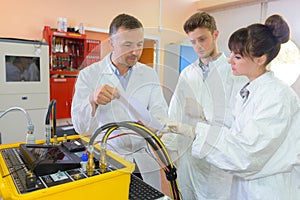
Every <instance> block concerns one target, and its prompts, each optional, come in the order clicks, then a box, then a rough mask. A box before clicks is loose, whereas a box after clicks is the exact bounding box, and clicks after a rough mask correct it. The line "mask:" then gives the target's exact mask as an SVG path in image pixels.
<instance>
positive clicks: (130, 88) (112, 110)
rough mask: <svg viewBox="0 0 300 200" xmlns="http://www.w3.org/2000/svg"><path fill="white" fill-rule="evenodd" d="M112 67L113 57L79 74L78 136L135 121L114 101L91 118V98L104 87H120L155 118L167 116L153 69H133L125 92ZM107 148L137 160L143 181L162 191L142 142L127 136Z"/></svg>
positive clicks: (75, 114)
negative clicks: (113, 123)
mask: <svg viewBox="0 0 300 200" xmlns="http://www.w3.org/2000/svg"><path fill="white" fill-rule="evenodd" d="M110 64H111V61H110V55H107V56H106V57H105V58H104V59H103V60H102V61H100V62H97V63H94V64H92V65H91V66H88V67H86V68H85V69H83V70H81V71H80V73H79V76H78V79H77V82H76V85H75V94H74V97H73V101H72V122H73V125H74V128H75V130H76V131H77V132H78V133H80V134H93V133H94V131H95V130H96V129H97V128H99V127H100V126H102V125H104V124H107V123H110V122H120V121H129V120H131V119H132V118H131V117H130V114H129V112H128V107H126V106H124V105H123V104H122V103H121V102H120V100H118V99H114V100H113V101H112V102H110V103H109V104H107V105H99V106H98V108H97V110H96V113H95V116H94V117H92V116H91V112H92V107H91V104H90V102H89V96H90V94H91V93H92V92H93V91H94V90H95V89H96V88H97V87H100V86H102V85H104V84H108V85H110V86H112V87H117V88H118V90H119V91H122V92H123V93H126V95H127V96H128V97H129V98H135V99H137V100H138V101H139V102H140V103H141V104H142V106H144V107H145V108H146V109H147V110H149V112H150V113H151V114H152V115H153V116H156V115H157V116H167V109H168V105H167V103H166V101H165V99H164V97H163V93H162V88H161V86H160V83H159V79H158V76H157V74H156V72H155V71H154V70H153V69H152V68H150V67H148V66H146V65H144V64H141V63H137V64H136V65H135V66H133V71H132V73H131V76H130V80H129V82H128V85H127V88H126V91H124V89H123V87H122V86H121V84H120V82H119V79H118V78H117V76H116V75H115V74H114V72H113V71H112V69H111V67H110ZM115 132H117V131H115ZM115 132H114V133H115ZM131 132H133V131H131ZM112 135H116V134H112ZM98 138H100V137H98ZM101 138H102V137H101ZM101 138H100V139H101ZM107 144H108V148H109V149H110V150H112V151H114V152H115V153H116V154H118V155H119V156H122V157H125V158H126V159H127V160H128V161H133V159H134V160H135V162H136V163H137V165H138V167H139V169H140V171H141V172H142V176H143V179H144V181H145V182H147V183H149V184H150V185H152V186H154V187H155V188H157V189H160V173H159V166H158V164H157V163H156V161H155V160H154V159H153V157H152V156H149V155H148V153H146V151H148V150H149V148H148V147H147V145H146V141H145V140H144V139H143V138H141V137H139V136H133V135H126V136H122V137H119V138H115V139H112V140H108V142H107ZM150 149H151V148H150ZM132 152H134V153H132Z"/></svg>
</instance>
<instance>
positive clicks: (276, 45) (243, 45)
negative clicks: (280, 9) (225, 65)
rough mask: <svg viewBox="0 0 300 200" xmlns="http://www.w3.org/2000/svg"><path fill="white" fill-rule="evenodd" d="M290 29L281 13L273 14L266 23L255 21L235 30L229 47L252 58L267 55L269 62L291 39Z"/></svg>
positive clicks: (267, 62)
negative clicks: (282, 45)
mask: <svg viewBox="0 0 300 200" xmlns="http://www.w3.org/2000/svg"><path fill="white" fill-rule="evenodd" d="M289 36H290V29H289V26H288V24H287V23H286V21H284V20H283V18H282V17H281V16H279V15H272V16H271V17H269V18H268V19H267V20H266V22H265V24H260V23H255V24H252V25H250V26H248V27H246V28H241V29H239V30H237V31H235V32H234V33H233V34H232V35H231V36H230V38H229V41H228V47H229V49H230V50H231V51H233V52H234V53H238V54H241V55H242V56H249V57H250V58H255V57H260V56H262V55H266V56H267V60H266V63H265V65H267V64H269V63H270V62H271V61H272V60H273V59H274V58H275V57H276V56H277V55H278V53H279V51H280V46H281V44H282V43H285V42H287V41H288V40H289Z"/></svg>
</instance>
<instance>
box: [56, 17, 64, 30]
mask: <svg viewBox="0 0 300 200" xmlns="http://www.w3.org/2000/svg"><path fill="white" fill-rule="evenodd" d="M62 26H63V19H62V17H59V18H58V19H57V31H58V32H62V31H63V28H62Z"/></svg>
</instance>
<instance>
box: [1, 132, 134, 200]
mask: <svg viewBox="0 0 300 200" xmlns="http://www.w3.org/2000/svg"><path fill="white" fill-rule="evenodd" d="M67 141H68V143H69V144H70V142H72V141H77V142H81V143H82V145H84V146H86V145H87V144H88V141H89V139H88V138H86V137H82V136H79V135H73V136H68V137H67ZM58 142H59V143H60V144H59V145H62V144H63V143H64V142H66V138H63V137H61V138H58ZM44 143H45V141H44V140H40V141H37V142H36V144H38V145H44ZM20 144H23V143H15V144H8V145H1V146H0V197H1V198H2V199H3V200H15V199H20V200H32V199H39V200H47V199H49V200H53V199H72V200H77V199H80V200H82V199H105V200H106V199H116V200H122V199H128V196H129V185H130V176H131V173H132V172H133V170H134V167H135V166H134V164H132V163H130V162H127V161H126V160H125V159H123V158H120V157H118V156H116V155H115V154H113V153H112V152H110V151H107V162H108V166H107V171H106V172H105V173H101V172H100V170H99V166H97V164H96V167H95V170H94V173H93V175H92V176H88V175H87V172H86V171H84V170H82V169H81V167H75V168H74V165H73V167H72V169H65V168H61V169H63V170H58V171H57V172H54V173H52V171H51V169H52V167H51V166H52V165H51V164H53V162H55V161H57V159H59V158H58V157H57V155H56V156H55V161H53V162H52V163H51V162H50V163H49V166H48V167H49V169H48V168H47V164H46V165H45V168H42V169H44V170H46V171H47V170H49V171H50V172H51V174H46V173H45V171H42V173H41V174H40V175H35V174H34V173H32V169H29V168H30V167H28V163H26V162H25V161H24V156H21V154H22V155H23V153H22V152H21V151H20ZM29 151H31V148H29ZM94 152H95V155H94V158H95V160H96V161H97V160H98V161H99V155H97V152H98V153H100V146H99V145H95V151H94ZM69 153H70V154H74V155H76V156H78V158H80V159H81V157H80V155H79V154H78V152H69ZM81 153H82V152H81ZM43 156H48V157H49V156H50V155H49V152H47V153H46V154H45V155H43ZM25 157H26V156H25ZM29 157H30V156H29ZM63 159H64V158H62V160H63ZM62 162H63V161H62ZM41 163H42V162H40V163H39V162H33V165H31V166H37V165H39V164H41ZM77 164H78V162H77ZM36 169H37V168H36ZM1 198H0V199H1Z"/></svg>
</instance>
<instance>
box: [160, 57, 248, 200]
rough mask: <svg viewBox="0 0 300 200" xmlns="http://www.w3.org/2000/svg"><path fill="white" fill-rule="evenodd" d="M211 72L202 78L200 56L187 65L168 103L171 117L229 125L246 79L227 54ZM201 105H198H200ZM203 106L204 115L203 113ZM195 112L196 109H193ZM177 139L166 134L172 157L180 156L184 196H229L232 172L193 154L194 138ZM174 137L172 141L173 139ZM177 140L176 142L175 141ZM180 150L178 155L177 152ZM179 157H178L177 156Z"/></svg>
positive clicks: (197, 198)
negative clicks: (237, 72)
mask: <svg viewBox="0 0 300 200" xmlns="http://www.w3.org/2000/svg"><path fill="white" fill-rule="evenodd" d="M209 69H210V72H209V74H208V77H207V78H206V80H205V81H203V77H202V76H203V75H202V70H201V68H200V67H199V60H197V61H195V62H194V63H192V64H191V65H190V66H188V67H187V68H185V69H184V70H183V71H182V72H181V74H180V78H179V80H178V83H177V86H176V89H175V92H174V95H173V97H172V99H171V102H170V106H169V117H170V118H172V119H175V120H177V121H180V122H183V123H186V124H190V125H192V126H194V127H195V126H196V124H197V122H199V121H201V120H204V118H205V119H206V120H208V121H209V122H210V123H214V124H221V125H222V126H223V125H224V126H227V127H230V126H231V123H232V120H233V118H232V114H231V113H232V109H233V105H234V101H233V99H234V98H235V94H236V93H237V91H238V89H240V88H241V87H242V85H243V84H244V83H246V80H245V79H241V78H237V79H236V78H235V77H234V76H233V74H232V72H231V68H230V65H229V64H228V60H227V58H226V57H225V55H224V54H221V55H220V57H218V58H217V59H216V60H213V61H212V62H210V63H209ZM197 107H198V109H197ZM201 107H202V109H203V115H205V116H200V113H201ZM193 112H194V113H193ZM172 137H177V138H176V139H178V141H177V142H176V139H174V138H171V137H170V136H169V137H168V136H167V135H166V136H163V138H162V140H163V141H164V142H165V143H166V146H167V147H168V148H169V150H173V152H172V154H173V155H172V157H175V156H178V160H177V161H176V162H177V164H178V184H179V188H180V191H181V193H182V194H183V198H184V199H188V200H194V199H196V200H199V199H201V200H202V199H210V200H212V199H218V200H221V199H222V200H225V199H229V196H230V189H231V180H232V175H231V174H229V173H226V172H224V171H223V170H220V169H218V168H216V167H215V166H213V165H211V164H210V163H208V162H207V161H206V160H204V159H203V160H199V159H195V158H194V157H192V155H191V146H192V142H193V140H192V139H190V138H187V137H184V136H181V135H175V136H174V135H173V136H172ZM170 138H171V139H173V140H174V142H173V144H170V143H171V142H168V141H170V140H171V139H170ZM174 143H176V144H177V146H176V144H175V145H174ZM176 151H177V153H178V154H177V155H176V154H175V156H174V152H176ZM175 159H176V158H175Z"/></svg>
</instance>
